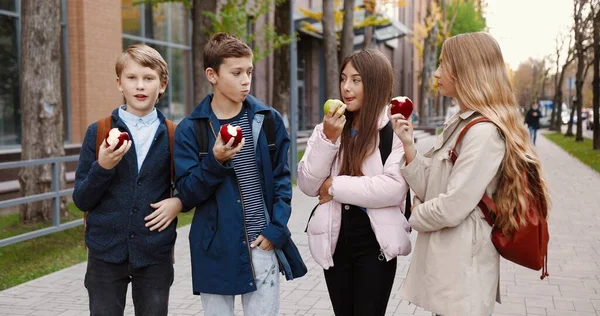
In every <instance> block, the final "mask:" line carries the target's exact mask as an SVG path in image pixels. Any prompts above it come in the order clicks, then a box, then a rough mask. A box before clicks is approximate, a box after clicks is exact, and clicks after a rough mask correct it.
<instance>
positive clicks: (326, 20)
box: [323, 1, 340, 99]
mask: <svg viewBox="0 0 600 316" xmlns="http://www.w3.org/2000/svg"><path fill="white" fill-rule="evenodd" d="M334 10H335V8H334V3H333V1H325V2H324V3H323V45H324V46H325V47H324V49H325V97H326V98H327V99H338V98H339V82H340V80H339V75H340V74H339V67H338V65H339V64H338V58H337V57H338V45H337V39H336V38H335V21H334V19H333V13H334Z"/></svg>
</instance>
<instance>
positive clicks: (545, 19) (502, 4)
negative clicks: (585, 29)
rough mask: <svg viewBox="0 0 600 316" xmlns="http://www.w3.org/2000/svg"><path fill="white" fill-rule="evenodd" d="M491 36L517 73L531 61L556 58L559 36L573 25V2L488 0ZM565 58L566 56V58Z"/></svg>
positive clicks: (566, 0) (487, 15) (488, 23)
mask: <svg viewBox="0 0 600 316" xmlns="http://www.w3.org/2000/svg"><path fill="white" fill-rule="evenodd" d="M487 3H488V7H487V10H486V21H487V25H488V27H489V32H490V33H491V34H492V36H494V38H496V40H497V41H498V43H499V44H500V48H501V49H502V54H503V55H504V60H505V62H507V63H509V64H510V67H511V68H512V69H513V70H516V69H517V67H519V63H520V62H523V61H526V60H527V59H528V58H529V57H534V58H543V57H544V56H546V55H548V54H552V55H553V56H554V55H555V54H556V53H555V50H556V36H557V35H558V34H559V33H561V31H562V32H565V31H567V30H568V29H569V26H570V25H572V21H573V0H487ZM562 55H565V54H562Z"/></svg>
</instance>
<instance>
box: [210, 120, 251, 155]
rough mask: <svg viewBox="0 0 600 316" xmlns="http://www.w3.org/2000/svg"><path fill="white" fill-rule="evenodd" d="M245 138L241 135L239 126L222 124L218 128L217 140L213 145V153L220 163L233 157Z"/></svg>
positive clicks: (240, 148) (242, 145)
mask: <svg viewBox="0 0 600 316" xmlns="http://www.w3.org/2000/svg"><path fill="white" fill-rule="evenodd" d="M245 143H246V139H245V138H244V137H243V135H242V129H241V128H240V127H239V126H231V125H229V124H224V125H223V126H221V129H220V130H219V134H218V135H217V141H216V142H215V145H214V146H213V155H214V156H215V159H217V161H219V162H220V163H224V162H226V161H228V160H231V159H233V156H235V154H237V153H238V152H239V151H240V150H242V147H244V144H245Z"/></svg>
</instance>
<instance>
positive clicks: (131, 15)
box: [0, 0, 193, 122]
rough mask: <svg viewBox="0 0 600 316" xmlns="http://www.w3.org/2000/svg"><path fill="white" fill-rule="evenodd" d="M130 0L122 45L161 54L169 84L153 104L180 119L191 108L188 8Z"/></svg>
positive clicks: (124, 0)
mask: <svg viewBox="0 0 600 316" xmlns="http://www.w3.org/2000/svg"><path fill="white" fill-rule="evenodd" d="M0 1H1V0H0ZM133 3H134V1H133V0H122V10H123V48H127V47H128V46H129V45H131V44H135V43H144V44H146V45H149V46H151V47H153V48H154V49H156V50H157V51H158V52H159V53H160V54H161V55H162V56H163V58H164V59H165V61H166V62H167V64H168V67H169V85H168V86H167V90H166V91H165V94H164V95H163V96H162V97H161V98H160V99H159V101H158V103H157V105H156V107H157V108H158V109H159V110H160V111H161V112H162V113H163V114H164V115H165V116H166V117H168V118H169V119H171V120H173V121H175V122H179V121H181V120H182V119H183V118H184V117H185V116H186V114H187V113H188V109H191V108H192V107H193V98H192V91H193V90H192V75H191V71H192V57H191V47H190V42H191V32H190V27H191V20H190V16H189V11H188V10H187V9H186V8H185V6H184V5H183V3H160V4H158V5H155V6H152V5H147V4H139V5H133Z"/></svg>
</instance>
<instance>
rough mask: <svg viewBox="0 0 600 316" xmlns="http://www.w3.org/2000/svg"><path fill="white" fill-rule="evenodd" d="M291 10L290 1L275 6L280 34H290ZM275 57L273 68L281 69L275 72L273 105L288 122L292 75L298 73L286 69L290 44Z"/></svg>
mask: <svg viewBox="0 0 600 316" xmlns="http://www.w3.org/2000/svg"><path fill="white" fill-rule="evenodd" d="M290 11H291V9H290V2H289V1H286V2H284V3H282V4H280V5H278V6H277V7H276V8H275V31H276V32H277V33H278V34H280V35H289V34H290V23H291V18H290ZM273 57H274V60H273V69H278V70H279V71H275V72H274V73H273V80H274V82H273V107H274V108H275V109H277V111H279V113H281V115H282V116H283V118H284V121H285V122H286V123H287V122H288V119H289V112H290V76H295V75H297V74H291V73H290V72H289V71H285V69H290V49H289V46H287V45H286V46H283V47H280V48H278V49H276V50H275V52H274V54H273ZM294 89H296V88H294Z"/></svg>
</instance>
